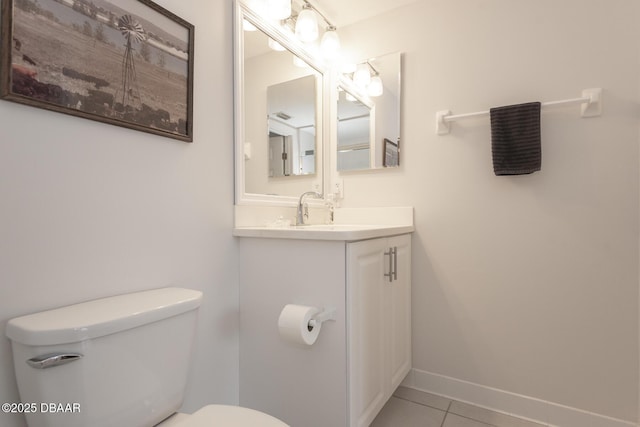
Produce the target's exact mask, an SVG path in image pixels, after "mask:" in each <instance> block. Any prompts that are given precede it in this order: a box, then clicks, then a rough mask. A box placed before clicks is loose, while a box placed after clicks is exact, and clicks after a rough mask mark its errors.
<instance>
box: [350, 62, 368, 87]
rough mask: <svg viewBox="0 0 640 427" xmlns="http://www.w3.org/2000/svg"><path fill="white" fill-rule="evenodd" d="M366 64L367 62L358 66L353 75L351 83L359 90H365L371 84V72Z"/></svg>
mask: <svg viewBox="0 0 640 427" xmlns="http://www.w3.org/2000/svg"><path fill="white" fill-rule="evenodd" d="M367 64H368V62H363V63H362V64H358V66H357V67H356V72H355V73H353V82H354V83H355V84H356V85H357V86H359V87H361V88H366V87H367V86H369V83H371V71H370V70H369V66H368V65H367Z"/></svg>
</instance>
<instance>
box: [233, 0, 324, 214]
mask: <svg viewBox="0 0 640 427" xmlns="http://www.w3.org/2000/svg"><path fill="white" fill-rule="evenodd" d="M238 3H239V2H238ZM236 10H237V13H238V15H237V17H236V33H235V35H236V54H237V56H236V99H237V103H236V201H247V200H260V201H265V200H279V201H283V200H288V199H292V198H297V197H299V196H300V194H302V193H303V192H305V191H310V190H315V191H320V192H322V156H321V153H322V146H321V137H322V91H323V74H322V72H320V71H319V70H320V67H319V66H318V65H317V64H315V63H314V62H313V59H311V57H310V55H308V54H307V53H306V52H305V51H304V48H303V47H301V45H299V44H296V42H295V41H292V40H293V38H292V36H290V35H288V34H287V32H286V30H285V29H284V28H283V27H281V26H279V25H277V24H275V23H271V22H270V21H265V20H264V19H262V18H260V17H259V16H258V15H256V14H255V12H253V11H252V10H250V9H246V8H245V7H243V6H242V5H241V4H238V6H237V9H236Z"/></svg>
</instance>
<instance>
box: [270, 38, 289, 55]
mask: <svg viewBox="0 0 640 427" xmlns="http://www.w3.org/2000/svg"><path fill="white" fill-rule="evenodd" d="M269 47H270V48H271V49H273V50H275V51H277V52H284V51H285V50H286V49H285V48H284V46H282V45H281V44H280V43H278V42H277V41H275V40H274V39H272V38H271V37H269Z"/></svg>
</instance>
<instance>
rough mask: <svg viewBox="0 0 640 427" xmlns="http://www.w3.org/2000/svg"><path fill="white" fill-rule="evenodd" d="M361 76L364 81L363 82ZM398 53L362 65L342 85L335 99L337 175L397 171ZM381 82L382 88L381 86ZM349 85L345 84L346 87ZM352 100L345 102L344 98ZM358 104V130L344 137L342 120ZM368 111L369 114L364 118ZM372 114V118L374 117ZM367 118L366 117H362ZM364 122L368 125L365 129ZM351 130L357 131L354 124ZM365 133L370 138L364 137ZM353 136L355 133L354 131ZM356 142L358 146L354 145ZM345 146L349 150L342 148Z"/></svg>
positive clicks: (398, 130) (398, 128)
mask: <svg viewBox="0 0 640 427" xmlns="http://www.w3.org/2000/svg"><path fill="white" fill-rule="evenodd" d="M363 74H364V78H363ZM400 74H401V54H400V52H396V53H392V54H388V55H382V56H378V57H376V58H371V59H368V60H366V61H362V62H361V63H360V64H359V65H358V68H357V70H356V72H355V73H353V75H348V76H347V77H348V79H346V81H343V84H342V86H343V88H346V87H348V89H346V90H345V91H343V92H340V96H339V97H338V105H337V110H338V142H337V150H338V165H337V168H338V170H339V171H349V170H362V169H376V168H388V167H397V166H399V165H400V103H401V82H400ZM380 82H381V83H382V85H381V86H380ZM345 83H348V84H345ZM347 96H349V98H350V99H355V101H351V104H352V105H349V101H346V97H347ZM357 104H360V111H361V114H360V116H363V117H361V118H359V119H357V120H359V121H360V123H358V125H359V126H358V128H359V130H358V131H357V138H355V136H354V134H351V133H350V134H349V136H346V135H347V134H346V133H345V132H346V131H345V130H341V129H344V128H345V126H350V125H347V123H346V122H345V118H348V117H349V115H351V114H353V116H354V117H355V116H357V114H355V113H348V111H350V110H351V109H353V108H356V105H357ZM367 110H368V112H369V114H367ZM374 113H375V114H374ZM365 116H366V117H365ZM366 121H371V123H370V124H369V126H368V127H367V126H365V122H366ZM353 127H356V126H355V124H354V125H353ZM365 129H367V130H368V131H369V132H370V134H369V135H366V137H365ZM352 132H356V131H355V129H354V130H352ZM356 139H357V141H358V142H357V143H356ZM347 143H348V147H347V146H345V144H347Z"/></svg>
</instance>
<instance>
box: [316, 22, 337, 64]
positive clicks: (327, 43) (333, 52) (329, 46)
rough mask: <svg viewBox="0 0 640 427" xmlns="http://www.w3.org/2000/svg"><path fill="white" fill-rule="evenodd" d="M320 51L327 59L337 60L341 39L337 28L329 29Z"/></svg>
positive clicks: (323, 37) (324, 36)
mask: <svg viewBox="0 0 640 427" xmlns="http://www.w3.org/2000/svg"><path fill="white" fill-rule="evenodd" d="M320 49H322V54H323V55H324V57H325V58H327V59H331V60H332V59H336V57H337V56H338V53H339V51H340V38H339V37H338V33H337V32H336V27H328V28H327V31H325V33H324V35H323V36H322V40H321V41H320Z"/></svg>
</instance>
